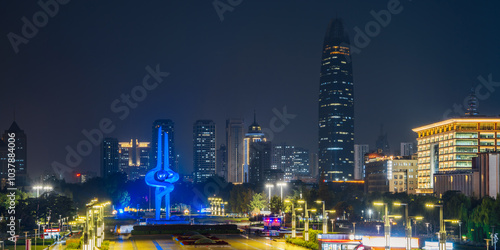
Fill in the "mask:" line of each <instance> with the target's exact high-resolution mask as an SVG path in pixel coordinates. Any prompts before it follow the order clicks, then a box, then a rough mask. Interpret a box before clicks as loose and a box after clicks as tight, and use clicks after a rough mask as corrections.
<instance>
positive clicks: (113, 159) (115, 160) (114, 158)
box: [101, 137, 120, 178]
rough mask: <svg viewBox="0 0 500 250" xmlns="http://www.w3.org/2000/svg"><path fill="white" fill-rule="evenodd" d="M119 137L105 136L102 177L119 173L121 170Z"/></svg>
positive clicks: (102, 152)
mask: <svg viewBox="0 0 500 250" xmlns="http://www.w3.org/2000/svg"><path fill="white" fill-rule="evenodd" d="M119 166H120V154H119V147H118V139H116V138H109V137H108V138H104V139H103V140H102V144H101V177H102V178H106V177H108V176H109V175H112V174H114V173H117V172H118V171H119V170H120V167H119Z"/></svg>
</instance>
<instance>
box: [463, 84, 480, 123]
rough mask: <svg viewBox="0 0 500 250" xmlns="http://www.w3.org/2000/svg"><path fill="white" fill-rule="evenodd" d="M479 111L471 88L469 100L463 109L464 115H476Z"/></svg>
mask: <svg viewBox="0 0 500 250" xmlns="http://www.w3.org/2000/svg"><path fill="white" fill-rule="evenodd" d="M478 114H479V113H478V112H477V97H476V94H475V93H474V89H471V92H470V94H469V101H468V106H467V111H465V115H466V116H476V115H478Z"/></svg>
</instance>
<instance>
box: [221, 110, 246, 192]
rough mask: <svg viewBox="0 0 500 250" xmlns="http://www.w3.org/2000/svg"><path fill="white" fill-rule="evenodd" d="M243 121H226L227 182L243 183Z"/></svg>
mask: <svg viewBox="0 0 500 250" xmlns="http://www.w3.org/2000/svg"><path fill="white" fill-rule="evenodd" d="M244 137H245V131H244V125H243V119H228V120H226V147H227V179H226V181H227V182H231V183H243V182H245V173H244V169H243V157H244V156H243V153H244V152H243V138H244Z"/></svg>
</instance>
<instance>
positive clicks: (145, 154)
mask: <svg viewBox="0 0 500 250" xmlns="http://www.w3.org/2000/svg"><path fill="white" fill-rule="evenodd" d="M118 148H119V154H120V171H122V172H124V173H126V174H127V178H128V179H129V180H136V179H139V178H141V177H144V176H145V175H146V172H147V171H148V169H149V156H150V154H151V152H150V151H151V145H150V143H149V142H139V140H138V139H135V140H134V139H131V140H130V142H119V143H118Z"/></svg>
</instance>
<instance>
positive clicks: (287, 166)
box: [271, 143, 295, 173]
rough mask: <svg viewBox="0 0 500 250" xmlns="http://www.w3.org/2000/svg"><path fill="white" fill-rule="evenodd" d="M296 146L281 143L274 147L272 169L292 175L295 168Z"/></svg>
mask: <svg viewBox="0 0 500 250" xmlns="http://www.w3.org/2000/svg"><path fill="white" fill-rule="evenodd" d="M294 151H295V146H293V145H288V144H286V143H281V144H279V145H274V146H273V155H272V163H271V169H280V170H283V171H284V172H285V173H286V172H288V173H291V171H292V170H291V168H292V167H293V153H294Z"/></svg>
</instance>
